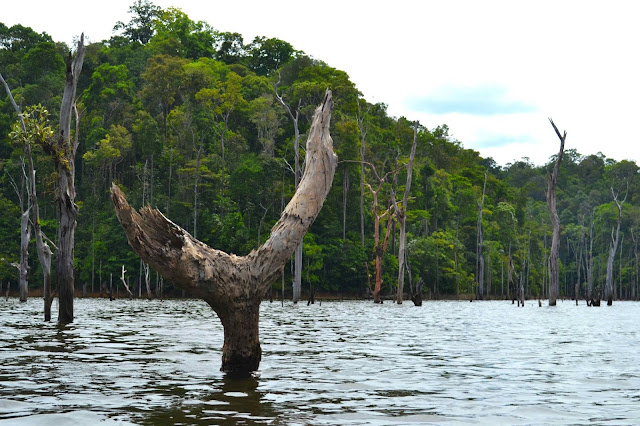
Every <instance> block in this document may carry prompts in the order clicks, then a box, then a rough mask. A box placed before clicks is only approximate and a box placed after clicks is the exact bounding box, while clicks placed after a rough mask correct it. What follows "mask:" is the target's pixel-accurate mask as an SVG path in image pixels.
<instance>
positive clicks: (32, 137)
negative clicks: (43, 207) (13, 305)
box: [0, 74, 56, 321]
mask: <svg viewBox="0 0 640 426" xmlns="http://www.w3.org/2000/svg"><path fill="white" fill-rule="evenodd" d="M0 81H1V82H2V84H3V85H4V88H5V90H6V92H7V96H8V97H9V100H10V101H11V105H13V108H14V109H15V111H16V113H17V114H18V120H19V121H20V129H21V130H22V137H21V139H22V140H21V143H22V147H23V150H24V153H25V157H27V163H28V165H29V171H28V179H27V183H28V192H29V199H30V200H31V213H32V218H33V228H34V234H35V237H36V249H37V251H38V260H39V261H40V265H41V266H42V275H43V279H44V283H43V293H44V294H43V295H44V320H45V321H51V304H52V302H53V291H52V288H51V255H52V254H53V253H52V252H51V249H50V248H49V245H48V244H47V243H46V242H45V241H44V240H45V238H46V237H45V236H44V233H43V232H42V227H41V224H40V208H39V206H38V194H37V191H36V171H35V168H34V166H33V154H32V152H31V144H32V143H37V144H39V145H43V144H45V143H46V142H47V141H48V140H49V138H50V136H51V134H52V133H53V132H52V131H51V129H50V127H49V126H48V125H47V124H46V115H47V114H46V110H44V109H42V108H40V109H35V110H32V111H29V114H30V116H29V117H28V118H29V126H28V127H27V124H26V122H25V118H26V117H25V115H23V112H22V111H21V109H20V107H19V106H18V104H17V103H16V101H15V100H14V98H13V95H12V94H11V90H10V89H9V85H8V84H7V82H6V81H5V80H4V78H3V77H2V74H0ZM34 123H35V125H34ZM23 219H24V218H23ZM51 245H52V246H53V247H54V248H56V247H55V245H54V244H53V243H52V244H51Z"/></svg>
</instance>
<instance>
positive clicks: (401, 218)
mask: <svg viewBox="0 0 640 426" xmlns="http://www.w3.org/2000/svg"><path fill="white" fill-rule="evenodd" d="M417 143H418V123H417V122H416V123H415V126H414V128H413V145H412V146H411V154H410V155H409V164H408V165H407V183H406V185H405V187H404V196H403V198H402V205H400V206H398V203H397V202H396V196H395V192H394V191H393V190H392V191H391V200H392V201H393V207H394V209H395V212H396V217H397V218H398V223H400V242H399V248H398V295H397V299H396V301H397V303H398V304H402V297H403V295H404V271H405V265H406V262H405V254H404V251H405V247H406V244H407V232H406V228H407V227H406V225H407V203H408V202H409V193H410V192H411V178H412V176H413V157H414V156H415V154H416V145H417Z"/></svg>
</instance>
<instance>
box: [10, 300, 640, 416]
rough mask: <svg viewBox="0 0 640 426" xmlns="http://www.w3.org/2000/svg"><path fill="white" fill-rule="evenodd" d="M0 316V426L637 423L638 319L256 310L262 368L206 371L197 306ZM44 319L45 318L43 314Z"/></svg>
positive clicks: (379, 308)
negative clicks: (235, 373)
mask: <svg viewBox="0 0 640 426" xmlns="http://www.w3.org/2000/svg"><path fill="white" fill-rule="evenodd" d="M41 307H42V302H41V301H40V300H37V299H32V300H30V301H29V302H28V303H26V304H25V303H19V302H18V301H17V300H16V299H11V300H9V301H5V300H1V301H0V424H3V423H7V424H18V425H20V424H23V425H32V424H36V425H38V424H41V425H47V426H51V425H52V424H65V423H66V424H69V423H73V424H95V423H99V422H102V423H104V424H111V423H112V424H149V425H163V424H167V425H172V424H203V425H204V424H207V425H208V424H229V425H232V424H283V425H285V424H286V425H288V424H301V425H303V424H330V425H334V424H381V425H382V424H425V423H440V422H443V423H445V422H446V423H447V424H451V423H453V424H457V423H481V424H495V423H502V424H548V423H556V424H557V423H563V424H566V423H571V424H591V423H598V424H602V423H623V424H629V423H638V422H640V331H639V329H640V304H636V303H631V302H618V303H615V304H614V306H613V307H602V308H588V307H586V306H584V305H582V306H578V307H576V306H575V305H574V304H573V303H571V302H564V303H562V302H560V304H559V305H558V306H557V307H556V308H548V307H543V308H539V307H538V306H537V301H536V302H530V303H529V304H528V305H527V306H526V307H525V308H524V309H522V308H517V307H515V306H513V305H511V303H510V302H481V303H463V302H444V301H443V302H427V303H425V305H424V306H423V307H421V308H416V307H413V306H411V303H409V304H404V305H394V304H391V303H389V304H384V305H374V304H373V303H370V302H324V303H322V305H318V304H316V305H312V306H306V304H301V305H298V306H294V305H291V304H285V306H284V307H282V306H281V305H280V304H279V303H273V304H269V303H264V304H263V306H262V315H261V331H260V333H261V340H262V349H263V360H262V364H261V369H260V371H259V372H258V373H257V374H256V375H255V377H252V378H249V379H227V378H225V377H224V375H223V374H222V373H221V372H220V371H219V368H220V359H221V348H222V327H221V326H220V323H219V320H218V318H217V317H216V315H215V314H214V313H213V311H211V309H210V308H209V307H208V305H206V304H205V303H204V302H200V301H164V302H161V301H146V300H133V301H129V300H117V301H113V302H109V301H108V300H104V299H102V300H87V299H84V300H82V299H81V300H77V301H76V309H75V311H76V321H75V322H74V323H73V324H71V325H69V326H66V327H58V326H56V325H55V324H45V323H43V322H42V321H41V317H42V315H41V313H40V310H41ZM54 316H55V314H54Z"/></svg>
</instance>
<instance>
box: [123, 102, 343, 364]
mask: <svg viewBox="0 0 640 426" xmlns="http://www.w3.org/2000/svg"><path fill="white" fill-rule="evenodd" d="M332 107H333V99H332V96H331V92H330V91H329V90H327V93H326V94H325V98H324V100H323V102H322V104H320V105H319V106H318V107H317V108H316V111H315V114H314V118H313V123H312V125H311V129H310V130H309V137H308V139H307V155H306V160H305V162H306V164H305V169H304V174H303V176H302V180H301V181H300V185H299V186H298V189H297V191H296V193H295V194H294V196H293V198H292V199H291V201H290V202H289V204H288V205H287V206H286V207H285V209H284V211H283V212H282V215H281V216H280V220H279V221H278V222H277V223H276V224H275V225H274V227H273V229H272V230H271V235H270V236H269V239H268V240H267V241H266V242H265V243H264V244H263V245H262V246H261V247H259V248H258V249H257V250H253V251H252V252H251V253H249V254H248V255H246V256H236V255H234V254H227V253H224V252H222V251H220V250H216V249H213V248H211V247H209V246H207V245H206V244H204V243H202V242H200V241H198V240H196V239H195V238H193V237H192V236H191V235H189V233H188V232H187V231H185V230H184V229H182V228H180V227H179V226H177V225H176V224H174V223H173V222H171V221H170V220H169V219H167V218H166V217H164V216H163V215H162V213H160V212H159V211H158V210H155V209H151V208H150V207H144V208H143V209H141V210H140V211H139V212H136V211H135V210H133V209H132V208H131V207H130V206H129V204H128V203H127V201H126V199H125V196H124V194H123V193H122V191H120V189H119V188H118V187H117V186H115V185H112V187H111V196H112V200H113V203H114V205H115V208H116V214H117V216H118V219H119V220H120V223H121V224H122V227H123V228H124V231H125V233H126V234H127V239H128V240H129V244H130V245H131V247H132V248H133V250H134V251H135V252H136V253H137V254H138V255H139V256H140V257H141V258H142V260H143V261H145V262H148V263H149V264H150V265H151V266H152V267H153V268H154V269H155V270H156V271H158V272H160V274H162V276H163V277H165V278H166V279H170V280H171V281H173V282H174V283H175V284H176V285H177V286H179V287H181V288H182V289H184V290H188V291H189V293H190V294H193V295H196V296H198V297H200V298H202V299H203V300H205V301H206V302H207V303H208V304H209V305H210V306H211V307H212V308H213V310H214V311H215V312H216V314H218V317H219V318H220V321H221V322H222V326H223V328H224V346H223V348H222V371H225V372H227V373H230V374H234V375H246V374H249V373H250V372H252V371H255V370H257V369H258V366H259V364H260V358H261V353H262V352H261V349H260V341H259V338H258V318H259V311H260V302H261V300H262V297H263V296H264V294H265V293H266V291H267V290H268V289H269V287H270V286H271V285H272V283H273V282H274V281H275V280H276V279H277V278H278V277H279V276H280V274H281V271H282V267H283V265H284V264H285V263H286V262H287V261H288V260H289V258H290V257H291V255H292V254H293V252H294V250H295V249H296V247H297V246H298V245H299V244H300V241H302V238H303V237H304V234H305V233H306V232H307V230H308V229H309V227H310V226H311V224H312V223H313V221H314V220H315V218H316V216H317V215H318V213H319V212H320V209H321V208H322V204H323V203H324V200H325V198H326V196H327V194H328V193H329V189H330V188H331V183H332V182H333V176H334V174H335V170H336V165H337V161H338V158H337V156H336V155H335V154H334V152H333V141H332V139H331V135H330V134H329V125H330V119H331V109H332Z"/></svg>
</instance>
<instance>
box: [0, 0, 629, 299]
mask: <svg viewBox="0 0 640 426" xmlns="http://www.w3.org/2000/svg"><path fill="white" fill-rule="evenodd" d="M130 18H131V20H130V22H128V23H122V22H119V23H116V24H115V28H114V34H115V35H114V36H113V37H111V38H110V39H109V40H104V41H101V42H97V43H91V44H89V45H87V46H86V55H85V58H84V67H83V69H82V74H81V76H80V81H79V83H78V91H77V95H78V112H79V117H80V121H79V126H78V135H77V136H78V141H79V147H78V153H77V157H76V170H75V172H76V187H77V193H78V197H77V203H78V205H79V207H80V210H79V216H78V224H77V233H76V245H75V267H76V290H77V291H80V289H82V286H83V285H84V286H85V289H86V290H87V291H93V292H94V293H97V292H98V291H99V289H100V284H103V285H105V284H106V283H108V281H109V280H110V277H113V282H114V285H115V283H117V282H118V281H119V276H120V274H121V270H122V267H123V265H124V267H125V268H126V270H127V271H128V274H129V275H128V276H129V279H130V285H131V286H132V287H133V288H135V289H138V288H140V287H141V286H140V285H139V284H140V283H141V282H142V281H144V276H145V272H144V266H143V265H142V264H141V262H140V261H139V259H138V258H137V257H136V256H135V255H134V253H133V252H132V250H131V249H130V247H129V245H128V244H127V240H126V237H125V234H124V233H123V231H122V229H121V227H120V225H119V223H118V221H117V219H116V216H115V212H114V208H113V206H112V204H111V201H110V197H109V187H110V185H111V182H112V181H115V182H116V183H117V184H118V185H119V186H120V187H121V188H122V189H123V190H124V191H125V193H127V196H128V198H129V201H130V202H131V203H132V205H135V206H142V205H146V204H149V205H151V206H153V207H156V208H158V209H159V210H160V211H162V212H163V214H165V215H166V216H167V217H168V218H170V219H171V220H172V221H173V222H175V223H176V224H178V225H180V226H182V227H183V228H185V229H186V230H188V231H189V232H190V233H191V234H192V235H193V236H194V237H197V238H198V239H200V240H201V241H203V242H205V243H207V244H208V245H210V246H212V247H215V248H218V249H220V250H223V251H226V252H229V253H235V254H239V255H243V254H246V253H248V252H249V251H251V250H252V249H254V248H256V247H258V246H259V245H260V244H261V242H263V241H264V240H265V239H266V238H267V237H268V234H269V230H270V229H271V227H272V226H273V224H274V223H275V222H276V221H277V220H278V218H279V216H280V212H281V211H282V210H283V208H284V206H285V205H286V203H287V202H288V200H289V199H290V198H291V196H292V194H293V193H294V191H295V182H296V179H295V158H294V157H295V151H296V150H295V149H294V144H295V142H296V128H297V129H298V130H299V133H300V135H301V136H300V141H299V146H300V155H301V156H302V157H304V141H305V140H306V139H305V135H306V132H307V131H308V129H309V125H310V119H311V115H312V112H313V110H314V108H315V107H316V105H317V104H318V103H319V102H320V101H321V100H322V98H323V95H324V92H325V90H326V88H330V89H331V90H332V91H333V96H334V99H335V106H334V111H333V118H332V132H331V133H332V137H333V139H334V144H335V145H334V146H335V150H336V153H337V154H338V157H339V159H340V163H339V165H338V170H337V172H336V176H335V179H334V184H333V188H332V190H331V192H330V193H329V196H328V198H327V200H326V202H325V204H324V207H323V209H322V211H321V213H320V215H319V217H318V218H317V220H316V221H315V223H314V224H313V226H312V228H311V231H310V232H309V233H308V234H307V235H306V236H305V238H304V244H303V256H302V258H303V262H302V283H303V288H304V291H305V292H308V290H309V288H310V286H314V287H315V288H316V289H317V290H318V291H319V292H321V293H325V294H333V295H347V296H359V297H364V296H366V295H368V294H370V292H371V291H372V290H373V285H374V281H375V277H374V273H375V267H374V258H375V253H376V252H378V253H381V252H382V251H384V256H383V268H382V270H383V290H382V292H383V295H385V296H391V295H393V294H394V293H395V291H396V288H397V282H398V267H399V260H398V245H399V244H398V238H399V232H398V230H399V228H398V221H397V218H395V217H394V215H393V214H392V213H393V211H392V210H391V209H390V205H391V202H390V199H391V194H392V191H393V193H394V194H402V192H403V191H404V185H405V182H406V179H407V167H406V165H407V163H408V159H409V153H410V151H411V146H412V144H413V140H414V129H413V127H414V123H413V122H412V121H411V117H407V118H405V117H400V118H396V117H390V116H389V115H388V113H387V110H386V105H385V104H382V103H377V104H372V103H369V102H367V100H366V99H365V96H364V95H365V94H362V93H360V92H359V91H358V89H357V87H356V86H355V84H354V83H353V82H351V81H350V79H349V76H348V74H347V73H346V72H345V71H342V70H337V69H335V68H332V67H331V66H330V65H329V64H326V63H324V62H322V61H321V60H318V59H315V58H312V57H310V56H308V55H307V54H305V53H304V52H301V51H298V50H296V49H295V47H294V46H292V45H291V44H290V43H288V42H286V41H283V40H278V39H273V38H265V37H256V38H255V39H254V40H253V41H251V42H249V43H245V40H243V38H242V36H241V35H240V34H237V33H223V32H219V31H217V30H215V29H214V28H212V27H211V26H209V25H208V24H207V23H205V22H194V21H192V20H191V19H189V17H188V16H186V15H185V14H184V13H183V12H182V11H180V10H179V9H176V8H168V9H161V8H159V7H156V6H154V5H153V4H152V3H149V2H145V1H138V2H136V3H134V5H133V6H132V7H131V9H130ZM70 50H72V47H69V46H66V45H64V44H62V43H59V42H55V41H54V40H52V39H51V37H50V36H48V35H47V34H46V33H38V32H37V29H31V28H26V27H23V26H20V25H15V26H13V27H7V26H5V25H3V24H2V23H0V73H1V74H2V75H3V76H4V78H5V79H6V81H7V83H8V85H9V86H10V87H11V89H12V92H13V96H14V97H15V99H16V101H17V102H18V104H19V105H20V107H21V108H22V110H23V111H25V112H28V111H35V110H30V109H29V108H30V107H31V106H34V105H41V106H42V107H43V108H44V109H46V111H47V112H48V116H47V117H44V115H42V114H40V115H38V117H39V119H40V120H41V121H40V122H39V125H41V126H47V125H50V126H55V125H56V122H57V120H58V115H59V109H60V103H61V97H62V93H63V88H64V80H65V57H66V56H68V55H69V51H70ZM389 84H392V82H389ZM34 116H35V114H34ZM557 119H558V121H560V122H561V117H557ZM34 120H35V119H34ZM16 123H17V115H16V112H15V111H14V108H13V106H12V104H11V103H10V100H9V98H8V97H7V96H6V94H5V92H4V90H2V92H1V93H0V212H1V214H0V257H1V258H4V259H5V260H6V261H5V262H0V280H1V281H2V282H3V283H5V284H4V285H5V287H6V283H7V282H8V281H11V282H12V283H14V284H13V285H14V287H13V288H15V282H16V281H17V271H16V269H15V268H14V267H12V266H11V265H10V264H9V262H18V259H19V256H20V217H21V211H22V210H23V209H25V208H27V204H28V197H26V196H25V195H24V194H25V191H26V189H25V186H26V184H25V183H24V178H23V176H24V173H23V168H22V167H23V166H22V164H23V162H22V161H23V158H24V149H23V146H22V145H21V144H20V141H19V140H18V139H19V138H16V137H15V129H16V128H17V127H16V126H17V124H16ZM422 124H423V125H426V124H428V125H431V124H432V123H422ZM568 130H569V133H570V131H571V129H568ZM569 137H570V136H569ZM549 138H555V135H554V133H553V129H552V128H551V127H549ZM603 144H606V141H603ZM32 149H33V152H34V162H35V169H36V171H37V187H38V194H39V198H40V215H41V217H42V220H41V225H42V227H43V231H44V232H45V234H46V235H48V236H49V237H50V238H51V239H53V240H55V235H56V228H57V226H58V225H57V223H58V222H57V218H56V210H55V208H54V200H55V198H56V197H57V195H58V194H56V186H55V184H54V182H55V176H53V173H54V167H53V164H52V160H51V158H50V157H49V156H47V155H45V154H44V153H43V151H42V149H41V147H39V146H38V145H37V144H34V145H33V147H32ZM520 154H521V155H524V157H523V158H522V159H521V160H519V161H515V162H513V163H511V164H507V165H505V166H500V165H497V164H496V163H495V162H494V161H493V160H492V159H491V158H482V157H481V156H480V155H479V153H478V152H476V151H474V150H471V149H467V148H465V147H464V146H463V143H462V142H461V141H458V140H455V139H453V138H451V137H450V136H449V129H448V127H447V126H446V125H445V124H441V125H438V126H437V127H433V128H428V127H424V126H421V127H419V129H418V133H417V147H416V154H415V161H414V164H413V183H412V186H411V192H410V197H409V201H408V204H407V206H405V207H406V210H407V215H406V217H407V250H406V258H407V266H408V267H407V275H406V280H405V282H406V283H408V285H407V284H405V289H406V290H407V291H412V292H413V291H414V290H413V289H415V288H416V286H417V285H418V283H421V285H422V290H423V292H424V294H425V296H426V297H432V298H437V297H456V296H461V295H463V296H465V297H469V296H473V295H475V296H477V297H481V298H506V297H510V296H511V295H512V294H513V293H514V289H515V287H516V286H520V285H522V287H523V289H524V292H525V295H526V297H535V298H538V297H546V296H547V294H548V285H547V284H548V271H547V258H548V255H549V250H550V244H551V224H550V219H549V213H548V211H547V202H546V195H545V191H546V189H547V175H548V173H549V172H550V170H551V169H552V167H553V164H554V163H555V159H556V157H555V155H557V153H553V152H550V153H549V158H550V159H549V163H548V164H546V165H543V166H536V165H534V164H532V163H531V162H530V161H529V160H528V159H527V158H526V153H520ZM365 163H366V164H365ZM637 173H638V166H637V165H636V164H635V163H634V162H631V161H619V162H618V161H615V160H612V159H609V158H606V156H605V155H603V154H601V153H598V154H590V155H582V154H580V153H578V152H577V151H576V150H566V151H565V152H564V157H563V160H562V163H561V166H560V171H559V176H558V187H557V206H558V214H559V217H560V223H561V240H560V241H561V245H560V295H561V297H568V298H571V297H574V295H575V285H576V283H577V284H578V285H579V297H580V298H585V297H587V296H589V293H591V294H598V292H601V291H602V289H603V288H604V284H605V280H606V275H607V263H608V262H607V260H608V259H609V258H610V256H611V249H612V246H614V245H615V246H616V247H615V250H614V251H613V256H614V258H613V264H612V271H611V273H612V274H613V280H614V285H615V295H616V296H615V297H616V298H627V299H636V298H637V297H638V237H639V236H640V219H639V218H640V214H639V213H640V212H639V211H638V206H640V199H639V198H638V195H639V194H640V191H638V189H639V184H640V182H639V180H638V178H637V176H636V175H637ZM382 179H384V180H382ZM378 190H379V193H377V198H378V205H377V208H375V210H374V202H373V192H374V191H378ZM400 198H401V197H400ZM21 199H22V201H21ZM623 200H624V202H623ZM618 206H620V207H621V218H620V220H621V221H620V225H618V213H619V208H618ZM479 213H482V214H481V221H480V225H481V227H480V229H481V234H482V238H479V232H478V230H479V226H478V225H479V220H478V218H479V216H480V215H479ZM376 215H378V216H381V217H382V218H381V220H380V232H379V233H380V241H379V243H378V246H377V247H376V246H375V244H374V223H375V216H376ZM618 228H619V230H620V231H619V239H618V240H619V242H618V243H617V245H616V244H613V240H616V235H617V232H616V230H617V229H618ZM385 236H388V243H387V244H386V250H383V246H384V245H385V244H384V240H385ZM479 241H481V243H480V244H479ZM53 243H55V241H53ZM54 256H55V250H54ZM29 265H30V266H31V270H30V274H29V286H30V289H31V290H32V291H33V290H34V289H39V288H41V287H42V271H41V268H40V265H39V263H38V257H37V253H36V250H35V244H32V245H31V246H30V258H29ZM54 268H55V264H54ZM610 269H611V268H610ZM292 271H293V267H292V268H287V269H286V270H285V278H284V279H283V281H282V282H284V284H285V289H284V290H285V291H286V293H287V297H289V296H290V294H291V281H292V277H291V276H292ZM480 274H482V277H480V276H479V275H480ZM149 276H150V281H151V287H152V289H157V290H158V291H159V290H160V288H159V287H161V288H162V291H163V293H164V294H174V295H179V294H180V293H179V292H178V291H177V290H175V289H174V288H173V286H172V284H171V283H170V282H164V281H162V280H161V279H159V278H158V277H157V275H156V274H154V273H153V271H151V272H150V273H149ZM480 278H482V279H480ZM282 282H281V281H277V282H275V283H274V285H273V289H274V292H276V291H277V292H278V293H279V292H280V291H281V286H282ZM54 286H55V282H54ZM142 286H144V284H143V285H142ZM410 289H411V290H410ZM134 292H135V291H134Z"/></svg>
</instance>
